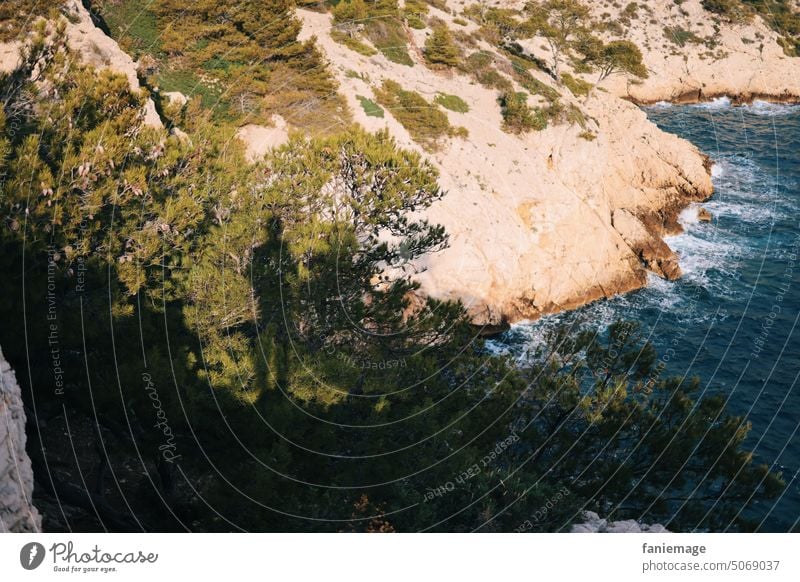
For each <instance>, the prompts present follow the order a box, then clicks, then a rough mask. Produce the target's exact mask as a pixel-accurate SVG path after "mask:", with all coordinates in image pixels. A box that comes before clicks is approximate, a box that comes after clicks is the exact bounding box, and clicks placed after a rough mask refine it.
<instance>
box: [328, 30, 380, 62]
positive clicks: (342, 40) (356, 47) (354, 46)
mask: <svg viewBox="0 0 800 582" xmlns="http://www.w3.org/2000/svg"><path fill="white" fill-rule="evenodd" d="M331 38H332V39H333V40H335V41H336V42H338V43H339V44H341V45H344V46H346V47H347V48H349V49H350V50H351V51H355V52H357V53H358V54H360V55H364V56H365V57H372V56H374V55H377V54H378V51H377V50H375V49H374V48H372V47H371V46H369V45H368V44H365V43H363V42H361V41H360V40H358V39H357V38H356V37H354V36H350V35H349V34H347V33H346V32H343V31H341V30H335V29H334V30H332V31H331Z"/></svg>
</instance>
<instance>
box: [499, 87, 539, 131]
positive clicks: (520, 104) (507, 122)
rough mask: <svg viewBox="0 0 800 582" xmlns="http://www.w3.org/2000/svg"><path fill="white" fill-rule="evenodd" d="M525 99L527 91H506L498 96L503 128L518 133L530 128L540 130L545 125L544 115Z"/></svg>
mask: <svg viewBox="0 0 800 582" xmlns="http://www.w3.org/2000/svg"><path fill="white" fill-rule="evenodd" d="M527 101H528V95H527V93H515V92H511V91H507V92H505V93H503V94H502V95H501V96H500V99H499V102H500V108H501V112H502V114H503V129H504V130H506V131H507V132H509V133H515V134H519V133H526V132H528V131H531V130H534V131H541V130H543V129H545V128H546V127H547V117H546V115H545V114H544V113H543V112H541V111H538V110H535V109H533V108H532V107H531V106H530V105H528V103H527Z"/></svg>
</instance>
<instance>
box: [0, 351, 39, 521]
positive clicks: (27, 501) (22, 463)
mask: <svg viewBox="0 0 800 582" xmlns="http://www.w3.org/2000/svg"><path fill="white" fill-rule="evenodd" d="M25 443H26V436H25V410H24V408H23V405H22V393H21V391H20V388H19V385H18V384H17V379H16V378H15V376H14V371H13V370H12V369H11V366H9V365H8V362H6V360H5V358H4V357H3V352H2V350H0V532H36V531H41V529H42V518H41V517H40V516H39V512H38V511H37V510H36V508H35V507H34V506H33V502H32V498H33V469H32V468H31V460H30V458H29V457H28V453H27V452H26V451H25Z"/></svg>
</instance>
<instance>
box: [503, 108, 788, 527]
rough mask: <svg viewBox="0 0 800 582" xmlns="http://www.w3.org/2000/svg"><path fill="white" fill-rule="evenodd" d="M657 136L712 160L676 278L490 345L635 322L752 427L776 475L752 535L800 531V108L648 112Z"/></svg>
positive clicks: (672, 366) (751, 508)
mask: <svg viewBox="0 0 800 582" xmlns="http://www.w3.org/2000/svg"><path fill="white" fill-rule="evenodd" d="M646 111H647V114H648V116H649V117H650V119H651V120H652V121H654V122H655V123H656V124H658V125H659V126H660V127H661V128H662V129H664V130H665V131H668V132H671V133H675V134H677V135H679V136H681V137H684V138H686V139H687V140H689V141H691V142H692V143H694V144H695V145H697V147H699V148H700V149H701V150H702V151H703V152H705V153H706V154H708V155H709V156H710V157H711V159H712V161H713V167H712V179H713V182H714V186H715V194H714V196H713V198H712V199H711V200H709V201H707V202H705V203H702V204H701V205H700V206H702V207H704V208H706V209H707V210H708V211H709V212H711V214H712V215H713V220H712V222H711V223H701V222H699V221H698V220H697V210H698V208H697V206H696V205H695V206H692V207H690V208H687V209H686V210H685V211H684V212H683V213H682V214H681V217H680V222H681V223H682V225H683V229H684V232H683V233H682V234H679V235H677V236H672V237H669V238H668V239H667V243H668V244H669V245H670V247H671V248H672V249H674V250H675V251H676V252H677V253H678V255H679V257H680V264H681V268H682V270H683V277H682V278H681V279H680V280H678V281H674V282H670V281H664V280H662V279H659V278H657V277H656V276H654V275H651V276H650V277H649V282H648V285H647V287H646V288H645V289H642V290H640V291H637V292H634V293H630V294H628V295H625V296H620V297H616V298H613V299H610V300H605V301H600V302H597V303H594V304H591V305H589V306H586V307H584V308H582V309H579V310H576V311H574V312H570V313H565V314H559V315H555V316H549V317H545V318H542V319H540V320H538V321H536V322H532V323H523V324H519V325H515V326H514V327H513V328H512V329H511V330H510V331H509V332H507V333H505V334H504V335H503V336H502V337H500V338H499V339H497V340H494V341H493V342H491V344H490V347H491V349H492V350H495V351H504V352H510V353H512V354H513V355H515V356H516V357H517V358H519V359H520V361H524V360H525V359H526V358H529V357H531V354H532V353H534V352H535V350H536V347H537V346H538V345H540V344H541V343H542V341H543V338H544V337H545V336H546V332H547V331H548V330H549V329H551V328H553V327H556V326H575V327H578V326H587V325H590V326H595V327H598V328H600V329H603V328H604V327H607V326H608V324H610V323H611V322H613V321H615V320H618V319H634V320H637V321H638V322H640V324H641V326H642V329H643V331H644V333H645V334H646V336H647V337H648V338H649V340H650V341H651V342H652V343H653V345H654V347H655V348H656V349H657V350H658V352H659V354H660V355H661V356H662V361H665V363H666V366H667V372H669V373H670V374H671V375H679V376H686V377H691V376H698V377H700V379H701V380H702V389H703V391H704V392H705V393H706V394H719V393H721V394H723V395H725V397H726V398H727V400H728V408H729V410H730V412H732V413H734V414H736V415H741V416H743V417H745V418H746V420H747V421H749V422H750V423H752V431H751V432H750V435H749V438H748V440H747V446H748V447H749V448H751V449H752V450H753V451H754V452H755V454H756V460H757V461H758V462H762V463H767V464H768V465H770V467H771V468H772V469H773V470H774V471H780V472H782V473H783V476H784V479H785V481H786V483H787V486H786V489H785V491H784V492H783V495H782V496H781V497H780V498H779V499H778V500H777V501H772V500H770V501H768V502H760V503H756V502H752V501H751V502H750V503H747V504H745V505H744V506H743V507H742V509H743V512H744V514H745V515H746V516H747V517H749V518H751V519H754V520H756V522H757V523H759V524H760V526H759V529H760V531H791V530H792V529H795V530H797V529H798V527H800V526H799V525H798V524H800V385H798V375H799V374H800V325H798V323H800V321H799V318H800V107H799V106H788V105H778V104H771V103H764V102H756V103H754V104H753V105H749V106H741V107H735V106H733V105H732V104H731V102H730V101H729V100H728V99H718V100H716V101H713V102H711V103H706V104H700V105H685V106H671V105H668V104H663V103H661V104H657V105H655V106H652V107H648V108H646Z"/></svg>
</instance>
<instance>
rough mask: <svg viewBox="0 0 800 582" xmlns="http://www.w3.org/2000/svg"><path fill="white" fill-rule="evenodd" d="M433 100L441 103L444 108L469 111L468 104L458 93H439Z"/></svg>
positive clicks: (461, 111)
mask: <svg viewBox="0 0 800 582" xmlns="http://www.w3.org/2000/svg"><path fill="white" fill-rule="evenodd" d="M433 102H434V103H436V104H438V105H441V106H442V107H444V108H445V109H449V110H450V111H455V112H456V113H467V112H468V111H469V104H467V102H466V101H464V100H463V99H462V98H461V97H459V96H458V95H448V94H447V93H439V94H438V95H437V96H436V97H435V98H434V99H433Z"/></svg>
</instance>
